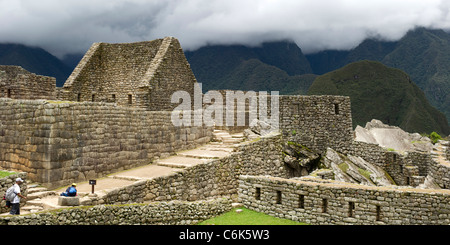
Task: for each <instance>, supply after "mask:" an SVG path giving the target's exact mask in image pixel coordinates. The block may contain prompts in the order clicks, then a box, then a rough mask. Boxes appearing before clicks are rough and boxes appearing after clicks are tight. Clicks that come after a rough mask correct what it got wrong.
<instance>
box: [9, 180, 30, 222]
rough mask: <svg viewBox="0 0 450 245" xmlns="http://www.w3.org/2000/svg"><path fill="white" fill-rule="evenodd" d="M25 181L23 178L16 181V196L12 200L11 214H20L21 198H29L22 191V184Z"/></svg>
mask: <svg viewBox="0 0 450 245" xmlns="http://www.w3.org/2000/svg"><path fill="white" fill-rule="evenodd" d="M22 183H23V180H22V179H21V178H17V179H16V183H15V184H14V194H16V196H15V197H14V199H13V200H12V202H11V212H9V214H12V215H19V214H20V198H24V199H27V198H26V197H25V196H23V195H22V194H21V193H20V185H21V184H22Z"/></svg>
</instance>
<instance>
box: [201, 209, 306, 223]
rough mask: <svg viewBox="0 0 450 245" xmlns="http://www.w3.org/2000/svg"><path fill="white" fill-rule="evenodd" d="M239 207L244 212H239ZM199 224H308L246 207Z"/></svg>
mask: <svg viewBox="0 0 450 245" xmlns="http://www.w3.org/2000/svg"><path fill="white" fill-rule="evenodd" d="M237 209H242V212H240V213H237V212H236V210H237ZM198 225H307V224H306V223H301V222H296V221H292V220H288V219H280V218H276V217H272V216H270V215H267V214H263V213H258V212H256V211H253V210H250V209H246V208H243V207H242V208H234V209H232V210H231V211H230V212H227V213H224V214H222V215H220V216H217V217H214V218H211V219H208V220H205V221H202V222H200V223H199V224H198Z"/></svg>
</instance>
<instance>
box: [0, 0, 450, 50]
mask: <svg viewBox="0 0 450 245" xmlns="http://www.w3.org/2000/svg"><path fill="white" fill-rule="evenodd" d="M449 11H450V3H449V1H445V0H428V1H423V0H376V1H375V0H373V1H360V0H245V1H242V0H165V1H163V0H152V1H145V0H123V1H119V0H115V1H111V0H108V1H106V0H90V1H86V0H66V1H56V0H40V1H35V0H16V1H10V0H0V22H1V23H3V24H2V25H1V26H0V42H17V43H24V44H27V45H34V46H40V47H43V48H45V49H47V50H49V51H50V52H52V53H53V54H55V55H57V56H62V55H63V54H65V53H73V52H85V51H86V50H87V49H88V48H89V47H90V45H91V44H92V43H93V42H135V41H142V40H153V39H156V38H161V37H164V36H174V37H177V38H178V39H179V40H180V42H181V44H182V46H183V48H184V49H186V50H189V49H195V48H198V47H200V46H203V45H206V44H236V43H238V44H247V45H258V44H259V43H261V42H264V41H275V40H282V39H290V40H293V41H295V42H297V44H298V45H299V46H300V47H301V48H302V49H303V50H304V51H305V52H314V51H318V50H321V49H325V48H334V49H349V48H352V47H354V46H355V45H357V44H358V43H359V42H361V41H362V40H363V39H365V38H366V37H368V36H378V37H382V38H385V39H389V40H395V39H398V38H400V37H402V36H403V35H404V34H405V33H406V32H407V31H408V30H410V29H412V28H414V27H416V26H424V27H430V28H443V29H450V14H449Z"/></svg>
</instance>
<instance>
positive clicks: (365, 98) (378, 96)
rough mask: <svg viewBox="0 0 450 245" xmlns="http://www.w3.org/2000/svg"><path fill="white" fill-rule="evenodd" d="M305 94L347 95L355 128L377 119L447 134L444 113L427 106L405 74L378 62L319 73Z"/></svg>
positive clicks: (408, 129) (406, 129) (419, 92)
mask: <svg viewBox="0 0 450 245" xmlns="http://www.w3.org/2000/svg"><path fill="white" fill-rule="evenodd" d="M308 94H309V95H324V94H331V95H345V96H349V97H350V100H351V103H352V119H353V126H354V127H356V125H360V126H362V127H364V125H365V124H366V123H367V122H370V121H371V120H372V119H378V120H381V121H382V122H383V123H385V124H389V125H393V126H399V127H400V128H402V129H403V130H405V131H408V132H419V133H431V132H432V131H437V132H439V133H441V134H444V135H448V134H449V133H450V127H449V125H448V121H447V119H446V118H445V115H444V114H443V113H441V112H439V111H438V110H437V109H436V108H434V107H433V106H431V105H430V103H429V102H428V100H427V98H426V97H425V94H424V93H423V91H422V90H421V89H420V88H419V87H418V86H417V85H416V84H415V83H414V82H413V81H412V80H411V78H410V76H409V75H408V74H407V73H405V72H403V71H402V70H400V69H396V68H391V67H388V66H386V65H384V64H382V63H380V62H377V61H367V60H365V61H357V62H354V63H350V64H348V65H346V66H344V67H343V68H340V69H338V70H335V71H332V72H329V73H326V74H324V75H321V76H319V77H317V78H316V79H315V81H314V82H313V84H312V85H311V87H310V88H309V91H308Z"/></svg>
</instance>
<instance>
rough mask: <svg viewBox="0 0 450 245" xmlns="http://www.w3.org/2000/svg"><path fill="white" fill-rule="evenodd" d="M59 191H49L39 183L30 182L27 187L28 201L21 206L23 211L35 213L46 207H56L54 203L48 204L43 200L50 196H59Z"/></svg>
mask: <svg viewBox="0 0 450 245" xmlns="http://www.w3.org/2000/svg"><path fill="white" fill-rule="evenodd" d="M57 195H59V193H57V192H55V191H49V190H48V189H47V188H45V187H41V186H39V185H38V184H29V185H28V188H27V196H26V197H27V202H26V204H25V205H24V206H23V207H21V208H20V211H21V214H22V213H24V214H25V213H34V212H39V211H42V210H44V209H49V208H56V207H53V205H48V204H46V203H45V202H43V200H44V199H45V198H46V197H49V196H57Z"/></svg>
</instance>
